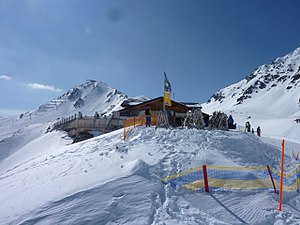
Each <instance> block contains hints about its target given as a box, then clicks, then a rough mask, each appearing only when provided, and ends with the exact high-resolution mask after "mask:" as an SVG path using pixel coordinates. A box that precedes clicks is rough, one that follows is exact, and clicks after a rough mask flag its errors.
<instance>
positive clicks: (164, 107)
mask: <svg viewBox="0 0 300 225" xmlns="http://www.w3.org/2000/svg"><path fill="white" fill-rule="evenodd" d="M165 74H166V68H165V67H164V76H165ZM163 84H164V89H163V90H164V96H163V111H164V112H165V111H166V106H165V77H164V83H163Z"/></svg>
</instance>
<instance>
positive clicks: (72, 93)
mask: <svg viewBox="0 0 300 225" xmlns="http://www.w3.org/2000/svg"><path fill="white" fill-rule="evenodd" d="M126 99H128V97H127V96H126V95H125V94H123V93H121V92H120V91H118V90H117V89H114V88H112V87H110V86H108V85H107V84H105V83H103V82H97V81H94V80H87V81H86V82H85V83H83V84H81V85H78V86H76V87H74V88H72V89H70V90H69V91H67V92H66V93H65V94H63V95H62V96H60V97H58V98H55V99H53V100H51V101H49V102H48V103H46V104H44V105H41V106H40V107H39V108H38V109H37V110H34V111H31V112H25V113H22V114H21V115H16V116H12V117H9V118H4V119H1V120H0V128H1V129H0V162H1V161H2V160H3V159H5V158H6V157H8V156H9V155H11V154H13V153H14V152H17V151H18V150H19V149H20V148H22V147H24V146H26V145H27V144H29V143H30V142H32V141H34V140H35V139H36V138H39V137H40V136H42V135H43V134H44V133H45V131H46V130H47V127H48V126H49V125H51V124H53V123H54V122H56V121H58V120H59V119H61V118H63V117H68V116H71V115H74V114H75V113H78V112H79V111H81V112H82V113H83V115H87V116H93V115H94V113H95V112H96V111H97V112H98V113H99V114H100V115H106V116H109V115H110V114H111V113H112V112H113V111H115V110H118V109H121V108H122V107H121V104H122V103H123V101H124V100H126ZM137 99H138V98H137ZM20 139H21V140H22V141H18V140H20Z"/></svg>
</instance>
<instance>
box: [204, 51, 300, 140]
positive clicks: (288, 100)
mask: <svg viewBox="0 0 300 225" xmlns="http://www.w3.org/2000/svg"><path fill="white" fill-rule="evenodd" d="M203 110H204V111H206V112H209V113H212V112H213V111H216V110H220V111H224V112H226V113H227V114H232V115H233V116H234V117H235V118H236V120H237V122H238V124H239V125H242V126H244V124H245V122H246V120H249V121H250V122H251V123H252V124H253V125H254V128H255V129H256V127H257V126H262V129H263V130H264V132H265V134H266V133H267V134H268V135H269V136H270V135H271V136H277V137H287V136H286V134H287V133H289V136H288V138H294V139H296V138H297V135H298V134H300V133H299V132H300V129H299V126H297V124H295V121H294V120H295V119H296V118H298V117H299V116H300V48H297V49H296V50H294V51H293V52H291V53H289V54H287V55H285V56H283V57H280V58H277V59H275V60H274V61H273V62H272V63H271V64H268V65H266V64H265V65H262V66H260V67H258V68H256V69H255V70H254V71H253V72H252V73H251V74H250V75H248V76H247V77H246V78H245V79H243V80H241V81H240V82H238V83H236V84H233V85H230V86H228V87H226V88H223V89H221V90H220V91H218V92H217V93H215V94H214V95H213V96H212V97H211V99H209V101H208V102H207V103H205V104H203ZM279 118H280V119H279ZM290 129H292V130H294V132H289V130H290Z"/></svg>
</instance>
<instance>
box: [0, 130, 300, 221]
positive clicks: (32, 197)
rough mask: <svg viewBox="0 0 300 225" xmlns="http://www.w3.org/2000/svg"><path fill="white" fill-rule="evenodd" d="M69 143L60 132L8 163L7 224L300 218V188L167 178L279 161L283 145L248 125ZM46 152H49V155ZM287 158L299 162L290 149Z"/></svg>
mask: <svg viewBox="0 0 300 225" xmlns="http://www.w3.org/2000/svg"><path fill="white" fill-rule="evenodd" d="M121 134H122V130H118V131H115V132H112V133H109V134H106V135H103V136H100V137H97V138H94V139H91V140H87V141H85V142H81V143H77V144H73V145H68V146H65V144H66V141H57V139H59V136H64V134H63V133H59V132H52V133H48V134H45V135H44V136H42V137H40V138H39V139H36V140H35V141H34V143H29V145H27V146H25V147H24V148H22V149H21V150H19V151H18V152H17V153H15V154H13V155H11V156H10V157H8V158H6V159H5V160H4V161H3V162H2V163H1V164H0V192H1V193H5V194H2V195H1V196H0V202H1V203H2V205H3V206H5V207H1V210H0V221H1V223H2V224H82V225H83V224H161V225H162V224H165V225H171V224H191V225H193V224H195V225H196V224H244V223H248V224H299V221H300V210H299V209H300V195H299V194H298V193H289V194H285V195H284V205H283V209H284V211H283V212H279V211H278V210H277V204H278V196H277V194H274V193H270V192H268V191H256V192H255V191H231V192H216V193H201V192H191V191H188V190H186V189H183V188H181V187H178V188H176V189H174V188H172V187H171V186H170V185H164V184H162V182H161V179H162V178H164V177H166V176H168V175H172V174H175V173H178V172H181V171H184V170H187V169H189V168H193V167H197V166H200V165H202V164H210V165H222V166H245V165H247V166H250V165H252V166H259V165H267V164H268V165H270V166H272V167H275V168H278V167H279V159H280V148H279V147H274V146H273V145H270V144H266V143H265V142H263V141H262V140H261V139H259V138H257V137H256V136H254V135H252V134H249V133H243V132H231V131H230V132H226V131H208V130H193V129H191V130H185V129H155V128H144V127H139V128H135V129H132V130H130V131H129V132H128V134H127V140H126V141H124V140H122V138H121ZM41 153H42V154H41ZM286 164H287V165H288V166H289V167H290V168H288V169H293V167H294V164H293V162H292V160H291V159H290V157H288V156H287V160H286Z"/></svg>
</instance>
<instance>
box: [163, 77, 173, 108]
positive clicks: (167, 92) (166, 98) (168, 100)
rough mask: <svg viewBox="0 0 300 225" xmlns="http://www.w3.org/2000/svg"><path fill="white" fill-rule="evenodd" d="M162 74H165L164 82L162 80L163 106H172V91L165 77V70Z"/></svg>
mask: <svg viewBox="0 0 300 225" xmlns="http://www.w3.org/2000/svg"><path fill="white" fill-rule="evenodd" d="M164 75H165V82H164V84H165V85H164V89H165V92H164V107H165V106H172V103H171V97H170V95H171V92H172V88H171V84H170V81H169V80H168V77H167V74H166V72H164Z"/></svg>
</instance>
